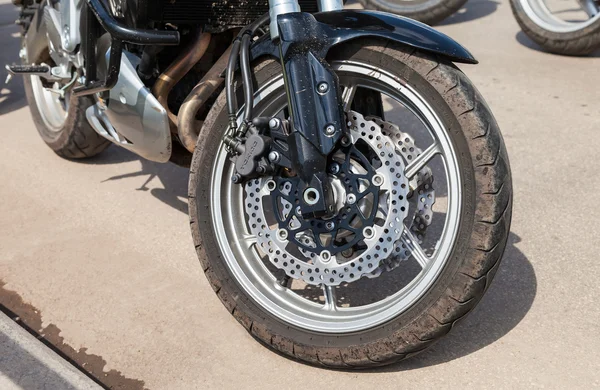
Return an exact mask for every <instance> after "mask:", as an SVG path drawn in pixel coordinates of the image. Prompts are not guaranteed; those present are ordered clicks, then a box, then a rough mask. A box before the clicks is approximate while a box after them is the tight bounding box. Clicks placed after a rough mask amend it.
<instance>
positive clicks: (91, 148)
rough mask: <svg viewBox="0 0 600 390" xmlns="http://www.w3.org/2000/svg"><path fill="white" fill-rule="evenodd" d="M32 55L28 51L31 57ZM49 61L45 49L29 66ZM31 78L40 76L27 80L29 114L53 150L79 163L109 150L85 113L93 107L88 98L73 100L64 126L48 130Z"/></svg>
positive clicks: (91, 101)
mask: <svg viewBox="0 0 600 390" xmlns="http://www.w3.org/2000/svg"><path fill="white" fill-rule="evenodd" d="M43 39H46V37H45V36H44V37H43ZM25 41H26V39H25ZM36 49H37V48H36ZM37 50H40V49H37ZM32 51H33V50H29V52H30V55H31V52H32ZM49 61H50V59H49V54H48V51H47V48H45V49H44V48H42V49H41V52H38V54H35V55H33V56H32V58H30V59H29V62H30V63H40V62H46V63H49ZM31 77H37V76H24V80H23V84H24V87H25V96H26V97H27V103H28V104H29V110H30V111H31V116H32V118H33V122H34V123H35V126H36V128H37V130H38V133H39V134H40V136H41V137H42V139H43V140H44V142H45V143H46V145H48V146H49V147H50V149H52V150H53V151H54V152H55V153H56V154H58V155H59V156H61V157H64V158H68V159H80V158H87V157H92V156H95V155H97V154H98V153H100V152H102V151H103V150H104V149H106V148H107V147H109V146H110V144H111V142H110V141H108V140H107V139H106V138H103V137H102V136H101V135H100V134H98V133H97V132H96V131H94V129H93V128H92V127H91V126H90V124H89V123H88V120H87V118H86V116H85V110H86V109H87V108H88V107H89V106H91V105H92V104H93V103H94V101H93V99H92V98H91V97H88V96H84V97H80V98H74V97H71V99H70V100H69V109H68V112H67V118H66V121H65V123H64V125H63V126H62V127H61V128H60V129H57V130H51V129H49V128H48V127H47V126H46V124H45V123H44V120H43V118H42V115H41V113H40V111H39V108H38V105H37V102H36V99H35V95H34V92H33V87H32V82H31Z"/></svg>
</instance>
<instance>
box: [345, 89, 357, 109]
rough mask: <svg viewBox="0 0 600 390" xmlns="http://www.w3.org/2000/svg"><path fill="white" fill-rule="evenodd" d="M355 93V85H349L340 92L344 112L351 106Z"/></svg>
mask: <svg viewBox="0 0 600 390" xmlns="http://www.w3.org/2000/svg"><path fill="white" fill-rule="evenodd" d="M355 93H356V85H350V86H347V87H346V88H344V92H342V104H343V107H344V111H348V110H349V109H350V107H351V106H352V101H353V100H354V94H355Z"/></svg>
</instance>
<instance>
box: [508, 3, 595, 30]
mask: <svg viewBox="0 0 600 390" xmlns="http://www.w3.org/2000/svg"><path fill="white" fill-rule="evenodd" d="M588 1H589V0H588ZM519 2H520V3H521V7H523V11H525V14H526V15H527V16H528V17H529V19H531V21H532V22H533V23H535V24H537V25H538V26H539V27H541V28H543V29H544V30H547V31H550V32H554V33H570V32H574V31H578V30H582V29H584V28H586V27H588V26H590V25H592V24H594V23H595V22H596V21H597V20H598V19H599V18H600V13H597V14H596V15H594V16H593V17H591V18H589V19H588V20H586V21H581V22H568V21H566V20H563V19H560V18H559V17H557V16H556V15H554V14H553V13H552V11H550V9H549V8H548V6H547V5H546V2H545V0H519Z"/></svg>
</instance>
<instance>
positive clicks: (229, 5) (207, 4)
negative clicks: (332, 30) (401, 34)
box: [148, 0, 318, 33]
mask: <svg viewBox="0 0 600 390" xmlns="http://www.w3.org/2000/svg"><path fill="white" fill-rule="evenodd" d="M299 2H300V7H301V9H302V11H303V12H310V13H314V12H318V8H317V2H316V1H315V0H300V1H299ZM267 12H269V2H268V0H249V1H248V0H218V1H212V0H160V1H159V2H158V6H155V5H152V6H150V8H148V18H149V20H151V21H154V22H160V23H173V24H201V25H203V26H204V27H205V31H207V32H212V33H218V32H222V31H224V30H226V29H228V28H231V27H242V26H246V25H248V24H250V23H251V22H252V21H254V20H255V19H258V18H259V17H260V16H262V15H263V14H265V13H267Z"/></svg>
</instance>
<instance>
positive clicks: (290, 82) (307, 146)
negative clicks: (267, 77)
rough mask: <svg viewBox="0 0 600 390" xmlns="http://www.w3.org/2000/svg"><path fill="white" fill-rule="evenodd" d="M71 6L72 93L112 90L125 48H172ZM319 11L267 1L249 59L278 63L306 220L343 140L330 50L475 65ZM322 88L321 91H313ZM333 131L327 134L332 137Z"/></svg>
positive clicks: (362, 14) (436, 39)
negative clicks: (388, 49)
mask: <svg viewBox="0 0 600 390" xmlns="http://www.w3.org/2000/svg"><path fill="white" fill-rule="evenodd" d="M81 1H82V2H83V7H80V6H79V4H81V3H80V2H79V1H73V0H69V1H68V3H67V6H71V5H74V7H73V8H74V9H72V10H71V11H72V12H71V14H70V16H69V17H70V19H73V14H75V13H79V12H81V20H80V25H81V50H82V53H83V56H84V59H85V64H84V67H85V79H84V82H83V85H81V86H78V87H76V88H75V89H74V90H73V95H74V96H84V95H91V94H96V93H101V92H105V91H108V90H110V89H111V88H113V87H114V85H115V84H116V82H117V80H118V77H119V73H120V65H121V57H122V53H123V44H124V42H128V43H132V44H137V45H178V44H179V42H180V37H179V33H178V32H176V31H156V30H146V29H140V28H133V27H130V26H127V25H125V24H123V23H122V22H120V21H118V20H116V19H115V18H114V17H113V16H112V15H111V14H110V12H109V11H108V10H107V9H106V8H105V6H104V5H103V3H102V1H101V0H81ZM318 4H319V9H320V10H321V11H322V12H319V13H317V14H314V15H313V14H308V13H302V12H300V11H301V10H300V6H299V4H298V1H297V0H269V15H270V19H271V20H270V23H271V30H270V31H271V34H270V39H269V36H263V37H262V38H261V39H259V40H258V41H257V42H255V43H253V44H252V46H251V54H250V57H251V59H252V60H255V59H257V58H259V57H261V56H264V55H270V56H273V57H275V58H277V59H279V60H280V61H281V63H282V66H283V70H284V81H285V86H286V92H287V95H288V103H289V107H290V108H291V109H290V112H291V119H290V122H291V123H290V124H291V132H290V135H289V139H288V142H289V145H290V146H291V147H290V150H291V156H292V164H293V168H294V169H295V170H296V171H297V173H298V174H299V176H300V177H301V178H302V181H303V185H304V189H307V188H311V189H312V190H315V191H316V193H317V195H318V198H319V201H318V202H314V203H313V204H310V205H308V204H307V205H305V206H307V207H304V208H303V213H305V214H306V216H307V217H317V216H326V215H327V214H328V213H329V212H330V211H331V210H330V209H331V205H332V192H331V189H330V188H329V187H328V186H329V184H328V180H327V178H326V173H325V172H326V165H327V156H328V154H329V153H330V152H331V151H332V150H333V148H334V147H335V145H336V143H337V142H338V141H339V140H340V138H342V137H344V136H345V135H346V129H345V119H344V116H343V115H344V113H343V108H342V106H341V104H340V91H339V85H338V81H337V75H336V74H335V73H334V72H332V71H331V69H330V68H329V65H328V64H327V61H326V60H325V57H326V55H327V53H328V51H329V50H330V49H331V48H332V47H333V46H335V45H338V44H340V43H343V42H346V41H349V40H352V39H357V38H361V37H375V38H380V39H384V40H391V41H395V42H399V43H402V44H405V45H408V46H412V47H414V48H416V49H418V50H423V51H427V52H431V53H435V54H438V55H440V56H442V57H445V58H447V59H448V60H451V61H455V62H463V63H473V64H474V63H477V61H476V60H475V59H474V58H473V56H472V55H471V54H470V53H469V52H468V51H467V50H466V49H465V48H463V47H462V46H460V45H459V44H458V43H456V42H455V41H454V40H452V39H451V38H449V37H447V36H445V35H444V34H441V33H439V32H437V31H436V30H433V29H432V28H430V27H428V26H426V25H424V24H422V23H419V22H416V21H413V20H411V19H408V18H403V17H400V16H396V15H391V14H386V13H382V12H374V11H354V10H346V11H344V10H342V8H343V4H342V1H341V0H318ZM104 32H108V34H109V35H110V40H111V48H110V55H109V59H108V61H107V62H108V67H107V69H106V75H105V77H104V79H103V80H98V79H97V72H96V61H94V60H89V59H90V58H91V59H94V58H95V52H96V44H97V40H98V38H99V37H100V36H101V35H103V34H104ZM323 85H324V86H325V87H324V88H325V89H323V90H321V91H319V90H318V88H319V86H323ZM331 129H333V131H330V130H331Z"/></svg>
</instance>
